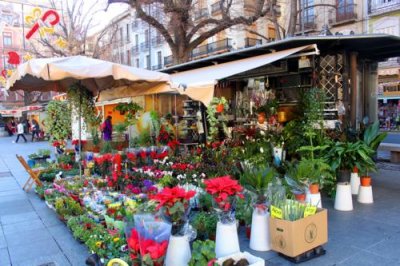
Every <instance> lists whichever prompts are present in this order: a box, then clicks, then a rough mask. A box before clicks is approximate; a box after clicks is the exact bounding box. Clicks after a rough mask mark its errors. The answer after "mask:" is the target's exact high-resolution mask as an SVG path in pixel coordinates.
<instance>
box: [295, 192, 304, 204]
mask: <svg viewBox="0 0 400 266" xmlns="http://www.w3.org/2000/svg"><path fill="white" fill-rule="evenodd" d="M294 198H295V199H296V200H297V201H300V202H303V201H305V200H306V194H304V193H303V194H294Z"/></svg>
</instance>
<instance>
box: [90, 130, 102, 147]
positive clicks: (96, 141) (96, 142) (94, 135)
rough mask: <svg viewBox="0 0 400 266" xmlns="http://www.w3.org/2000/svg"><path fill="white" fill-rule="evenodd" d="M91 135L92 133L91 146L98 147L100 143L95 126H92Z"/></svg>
mask: <svg viewBox="0 0 400 266" xmlns="http://www.w3.org/2000/svg"><path fill="white" fill-rule="evenodd" d="M91 135H92V141H93V146H95V147H98V146H99V144H100V137H99V131H98V130H97V127H92V129H91Z"/></svg>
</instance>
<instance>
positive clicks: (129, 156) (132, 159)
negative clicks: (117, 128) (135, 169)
mask: <svg viewBox="0 0 400 266" xmlns="http://www.w3.org/2000/svg"><path fill="white" fill-rule="evenodd" d="M126 157H127V158H128V160H129V161H131V162H133V161H135V160H136V156H135V154H134V153H131V152H128V153H127V154H126Z"/></svg>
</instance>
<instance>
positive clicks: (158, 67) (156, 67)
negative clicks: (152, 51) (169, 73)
mask: <svg viewBox="0 0 400 266" xmlns="http://www.w3.org/2000/svg"><path fill="white" fill-rule="evenodd" d="M161 68H163V65H162V64H158V65H155V66H152V67H151V70H160V69H161Z"/></svg>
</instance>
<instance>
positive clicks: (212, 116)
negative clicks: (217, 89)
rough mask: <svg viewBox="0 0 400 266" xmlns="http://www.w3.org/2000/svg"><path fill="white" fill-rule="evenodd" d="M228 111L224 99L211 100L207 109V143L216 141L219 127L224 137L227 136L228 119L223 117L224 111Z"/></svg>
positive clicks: (215, 98)
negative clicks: (208, 126)
mask: <svg viewBox="0 0 400 266" xmlns="http://www.w3.org/2000/svg"><path fill="white" fill-rule="evenodd" d="M228 109H229V105H228V102H227V101H226V99H225V98H224V97H221V98H218V97H214V98H213V99H212V100H211V103H210V105H209V106H208V107H207V120H208V123H209V124H210V128H209V136H208V138H209V141H213V140H217V139H218V135H219V127H221V128H222V130H223V132H224V134H225V135H227V134H228V128H227V122H228V118H227V117H226V115H225V111H227V110H228ZM217 115H219V116H217Z"/></svg>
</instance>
